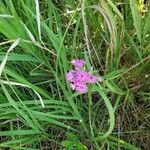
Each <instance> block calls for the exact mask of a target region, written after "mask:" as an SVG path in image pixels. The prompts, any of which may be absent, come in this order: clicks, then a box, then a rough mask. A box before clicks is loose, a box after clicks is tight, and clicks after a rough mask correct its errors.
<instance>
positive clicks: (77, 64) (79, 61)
mask: <svg viewBox="0 0 150 150" xmlns="http://www.w3.org/2000/svg"><path fill="white" fill-rule="evenodd" d="M71 63H72V64H73V65H74V66H75V68H76V69H81V68H82V67H83V66H84V65H85V61H84V60H82V59H73V60H72V61H71Z"/></svg>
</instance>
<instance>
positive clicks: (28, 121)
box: [0, 83, 39, 134]
mask: <svg viewBox="0 0 150 150" xmlns="http://www.w3.org/2000/svg"><path fill="white" fill-rule="evenodd" d="M1 86H2V89H3V91H4V94H5V96H6V97H7V100H8V101H9V103H10V105H11V106H13V107H14V108H15V110H16V112H17V113H18V114H19V115H20V116H21V117H22V118H23V119H24V120H26V122H27V123H28V124H29V125H30V127H32V128H33V129H34V130H35V131H38V132H39V130H38V129H37V128H36V126H35V125H34V123H33V121H32V120H31V119H30V118H29V117H28V116H27V114H26V113H25V112H24V111H22V110H21V109H20V108H19V107H18V105H17V104H16V102H15V101H14V100H13V99H12V97H11V96H10V94H9V92H8V90H7V89H6V87H5V86H4V85H3V84H2V83H1ZM0 134H1V132H0Z"/></svg>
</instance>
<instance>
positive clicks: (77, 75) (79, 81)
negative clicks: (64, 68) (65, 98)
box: [66, 59, 102, 94]
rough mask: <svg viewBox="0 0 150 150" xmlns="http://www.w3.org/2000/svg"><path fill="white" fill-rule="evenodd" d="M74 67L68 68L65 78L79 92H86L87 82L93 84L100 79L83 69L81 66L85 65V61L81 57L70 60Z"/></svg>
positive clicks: (100, 79)
mask: <svg viewBox="0 0 150 150" xmlns="http://www.w3.org/2000/svg"><path fill="white" fill-rule="evenodd" d="M71 63H72V64H73V65H74V67H75V69H74V70H70V71H69V72H68V73H67V74H66V79H67V81H68V82H69V83H70V86H71V88H72V89H73V90H75V91H76V92H79V93H81V94H82V93H86V92H87V90H88V87H87V85H88V84H94V83H96V82H98V81H100V82H101V81H102V78H101V77H97V76H94V75H92V74H91V73H89V72H87V71H83V70H82V67H83V66H84V65H85V61H84V60H81V59H75V60H73V61H72V62H71Z"/></svg>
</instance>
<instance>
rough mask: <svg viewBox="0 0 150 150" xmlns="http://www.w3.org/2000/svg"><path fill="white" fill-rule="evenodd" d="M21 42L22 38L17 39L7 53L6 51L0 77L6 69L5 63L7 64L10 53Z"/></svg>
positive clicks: (0, 68)
mask: <svg viewBox="0 0 150 150" xmlns="http://www.w3.org/2000/svg"><path fill="white" fill-rule="evenodd" d="M19 42H20V39H17V40H16V41H15V42H14V43H13V44H12V45H11V46H10V48H9V49H8V51H7V53H6V55H5V57H4V59H3V61H2V63H1V65H0V77H1V75H2V72H3V70H4V67H5V64H6V62H7V58H8V54H9V53H10V52H11V51H12V50H13V49H14V48H15V47H16V46H17V45H18V44H19Z"/></svg>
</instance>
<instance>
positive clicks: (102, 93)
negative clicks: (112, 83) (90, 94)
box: [92, 85, 115, 140]
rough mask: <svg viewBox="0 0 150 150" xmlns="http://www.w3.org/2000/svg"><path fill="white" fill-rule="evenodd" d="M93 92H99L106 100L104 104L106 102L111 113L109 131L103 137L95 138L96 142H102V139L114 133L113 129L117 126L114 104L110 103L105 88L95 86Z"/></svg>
mask: <svg viewBox="0 0 150 150" xmlns="http://www.w3.org/2000/svg"><path fill="white" fill-rule="evenodd" d="M92 90H93V91H97V92H98V93H99V94H100V95H101V97H102V98H103V100H104V102H105V105H106V107H107V109H108V112H109V117H110V119H109V123H110V125H109V129H108V131H107V132H106V133H104V135H102V136H97V137H96V138H95V139H96V140H102V139H105V138H107V137H108V136H109V135H110V134H111V133H112V131H113V129H114V126H115V115H114V109H113V107H112V104H111V102H110V101H109V99H108V97H107V96H106V94H105V93H104V91H103V88H102V87H101V85H98V86H96V85H95V86H93V88H92Z"/></svg>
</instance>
